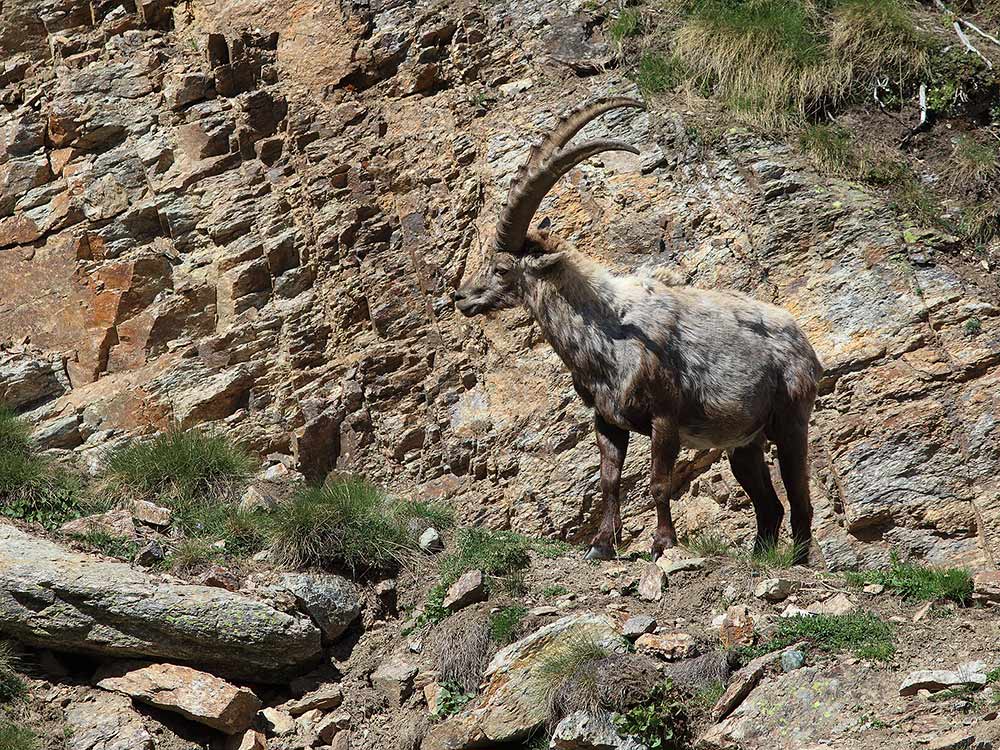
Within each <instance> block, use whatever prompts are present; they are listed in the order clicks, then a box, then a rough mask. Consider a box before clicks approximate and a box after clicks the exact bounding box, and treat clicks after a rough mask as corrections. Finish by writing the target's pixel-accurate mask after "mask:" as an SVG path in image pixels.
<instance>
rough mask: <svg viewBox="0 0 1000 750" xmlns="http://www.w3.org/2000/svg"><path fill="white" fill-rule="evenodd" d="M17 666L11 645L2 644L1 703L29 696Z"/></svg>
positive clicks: (0, 655) (0, 667)
mask: <svg viewBox="0 0 1000 750" xmlns="http://www.w3.org/2000/svg"><path fill="white" fill-rule="evenodd" d="M16 666H17V659H16V657H15V656H14V652H13V650H12V649H11V647H10V645H9V644H8V643H5V642H0V703H10V702H11V701H15V700H21V699H22V698H26V697H27V696H28V686H27V685H26V684H25V682H24V680H23V679H22V678H21V675H19V674H18V673H17V669H16ZM0 747H2V746H0Z"/></svg>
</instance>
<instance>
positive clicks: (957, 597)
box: [845, 553, 972, 606]
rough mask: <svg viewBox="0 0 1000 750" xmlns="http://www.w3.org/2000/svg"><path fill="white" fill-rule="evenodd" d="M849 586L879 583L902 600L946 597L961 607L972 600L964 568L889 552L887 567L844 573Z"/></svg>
mask: <svg viewBox="0 0 1000 750" xmlns="http://www.w3.org/2000/svg"><path fill="white" fill-rule="evenodd" d="M845 578H846V579H847V582H848V583H849V584H851V585H853V586H858V587H861V586H864V585H865V584H868V583H879V584H882V585H883V586H885V587H886V588H887V589H888V590H890V591H894V592H896V593H897V594H899V595H900V596H902V597H903V599H905V600H906V601H910V602H913V601H938V600H948V601H953V602H956V603H957V604H960V605H962V606H965V605H967V604H968V603H969V602H970V601H971V600H972V574H971V573H969V571H968V570H965V569H964V568H944V569H935V568H928V567H926V566H923V565H917V564H914V563H904V562H901V561H900V559H899V556H898V555H896V554H895V553H893V555H892V558H891V561H890V564H889V569H888V570H864V571H856V572H849V573H847V574H846V575H845Z"/></svg>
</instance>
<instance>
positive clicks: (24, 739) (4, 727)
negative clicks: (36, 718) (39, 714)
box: [0, 718, 40, 750]
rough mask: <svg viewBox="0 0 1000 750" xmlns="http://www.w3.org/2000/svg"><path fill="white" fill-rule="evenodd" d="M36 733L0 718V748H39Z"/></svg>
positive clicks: (34, 749) (15, 749)
mask: <svg viewBox="0 0 1000 750" xmlns="http://www.w3.org/2000/svg"><path fill="white" fill-rule="evenodd" d="M39 748H40V745H39V743H38V735H36V734H35V733H34V732H32V731H31V730H30V729H27V728H26V727H22V726H21V725H19V724H15V723H14V722H12V721H10V720H8V719H4V718H0V750H39Z"/></svg>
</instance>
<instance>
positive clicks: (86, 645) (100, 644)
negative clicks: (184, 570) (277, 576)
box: [0, 524, 320, 681]
mask: <svg viewBox="0 0 1000 750" xmlns="http://www.w3.org/2000/svg"><path fill="white" fill-rule="evenodd" d="M0 633H3V634H4V635H5V636H8V637H13V638H17V639H18V640H20V641H22V642H24V643H29V644H33V645H37V646H44V647H46V648H52V649H56V650H68V651H81V652H85V653H92V654H101V655H106V656H117V657H123V658H126V657H150V658H157V657H158V658H163V659H170V660H174V661H180V662H187V663H190V664H197V665H202V666H206V667H208V668H210V669H212V670H213V671H217V672H218V673H220V674H224V675H231V676H233V677H236V678H242V679H250V680H264V681H267V680H276V679H283V678H285V677H287V676H288V675H289V674H292V673H294V672H296V671H298V670H301V669H302V668H303V667H305V666H308V665H309V664H312V663H314V662H315V661H317V660H318V659H319V656H320V631H319V629H318V628H317V627H316V625H314V624H313V623H312V621H310V620H309V619H308V618H307V617H305V616H304V615H297V614H289V613H286V612H280V611H278V610H276V609H274V608H272V607H270V606H269V605H267V604H264V603H262V602H259V601H255V600H253V599H250V598H247V597H246V596H241V595H239V594H234V593H231V592H229V591H226V590H224V589H219V588H212V587H208V586H191V585H185V584H180V583H173V582H169V581H165V580H159V579H157V578H155V577H153V576H151V575H149V574H146V573H143V572H142V571H139V570H136V569H135V568H132V567H130V566H129V565H127V564H125V563H117V562H107V561H104V560H97V559H95V558H93V557H89V556H87V555H83V554H79V553H74V552H69V551H67V550H65V549H63V548H61V547H60V546H59V545H57V544H55V543H53V542H50V541H47V540H44V539H40V538H38V537H34V536H32V535H30V534H26V533H25V532H23V531H20V530H18V529H16V528H14V527H13V526H9V525H7V524H0Z"/></svg>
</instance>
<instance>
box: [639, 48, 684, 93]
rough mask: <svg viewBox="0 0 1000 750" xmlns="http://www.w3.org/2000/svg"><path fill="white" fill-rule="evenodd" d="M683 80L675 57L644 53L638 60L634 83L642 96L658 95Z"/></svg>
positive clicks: (681, 71) (681, 69)
mask: <svg viewBox="0 0 1000 750" xmlns="http://www.w3.org/2000/svg"><path fill="white" fill-rule="evenodd" d="M683 79H684V72H683V67H682V66H681V64H680V62H679V61H678V59H677V58H676V57H673V56H664V55H661V54H659V53H657V52H646V53H645V54H643V56H642V57H640V58H639V64H638V66H637V67H636V70H635V82H636V84H637V85H638V86H639V89H640V90H641V91H642V92H643V93H644V94H660V93H663V92H664V91H669V90H670V89H672V88H674V87H675V86H677V84H679V83H680V82H681V81H682V80H683Z"/></svg>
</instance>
